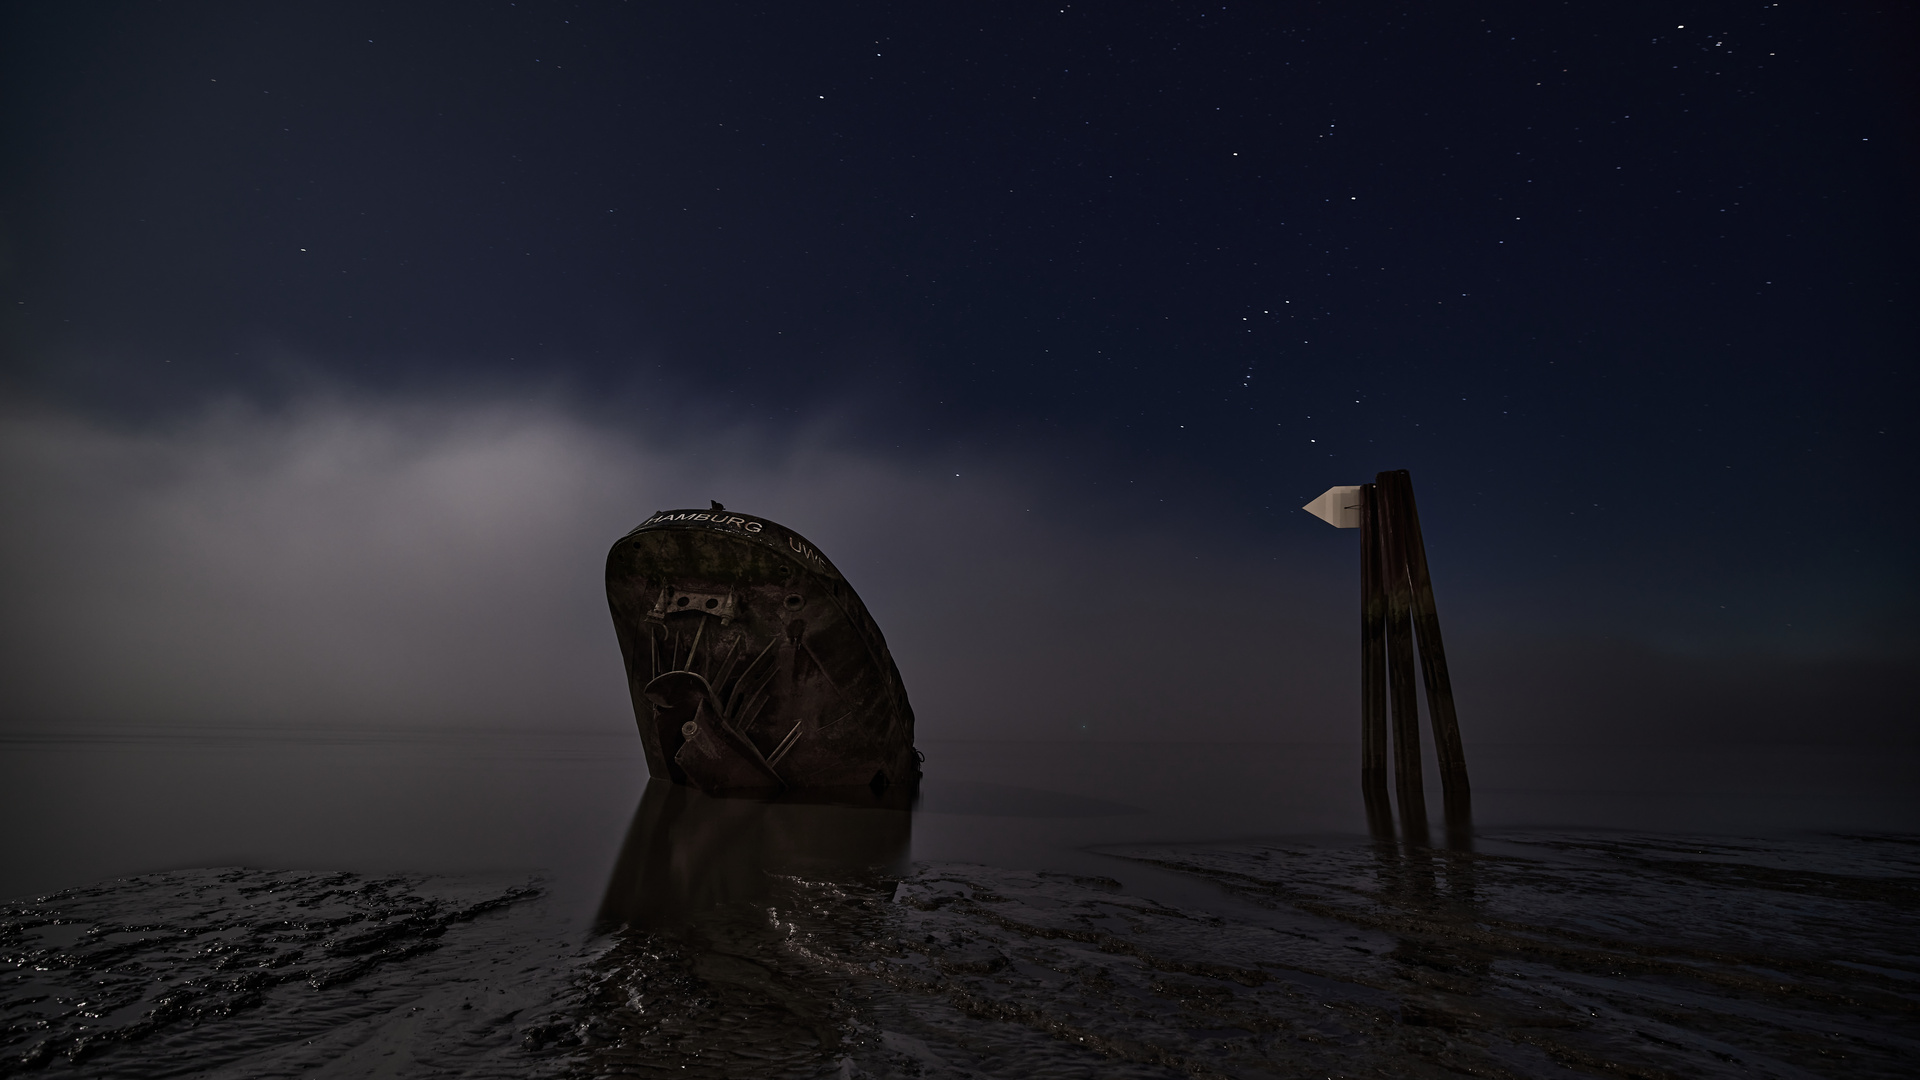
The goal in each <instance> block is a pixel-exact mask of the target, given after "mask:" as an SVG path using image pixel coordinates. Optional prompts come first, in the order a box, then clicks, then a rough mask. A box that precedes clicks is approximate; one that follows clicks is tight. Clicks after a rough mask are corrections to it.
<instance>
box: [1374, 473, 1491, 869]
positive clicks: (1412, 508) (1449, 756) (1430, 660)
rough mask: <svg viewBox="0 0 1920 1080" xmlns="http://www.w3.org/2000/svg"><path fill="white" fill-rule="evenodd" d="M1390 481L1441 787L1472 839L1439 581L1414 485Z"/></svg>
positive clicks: (1462, 833) (1403, 479)
mask: <svg viewBox="0 0 1920 1080" xmlns="http://www.w3.org/2000/svg"><path fill="white" fill-rule="evenodd" d="M1383 476H1386V477H1389V478H1390V479H1389V481H1388V483H1387V484H1386V485H1385V486H1387V487H1388V488H1390V490H1389V492H1388V495H1387V498H1388V499H1390V500H1391V501H1392V502H1393V505H1394V512H1393V519H1394V521H1395V523H1396V524H1397V525H1398V529H1397V530H1396V531H1397V532H1398V534H1399V539H1400V541H1401V543H1402V544H1404V545H1405V549H1406V555H1405V558H1406V563H1407V572H1408V579H1409V585H1410V587H1411V593H1412V612H1411V614H1412V621H1413V632H1414V636H1415V638H1416V639H1417V640H1418V642H1419V646H1420V675H1421V680H1422V681H1423V682H1424V683H1425V684H1426V691H1427V716H1428V718H1429V719H1430V720H1431V721H1432V723H1433V748H1434V756H1435V757H1437V758H1438V759H1439V764H1440V784H1441V788H1442V790H1443V792H1444V793H1445V801H1446V817H1447V831H1448V833H1449V838H1450V842H1451V841H1458V840H1461V839H1464V838H1466V837H1470V836H1471V834H1472V820H1473V793H1472V788H1471V785H1470V784H1469V783H1468V780H1467V755H1466V749H1465V747H1464V746H1463V745H1462V743H1461V740H1460V720H1459V717H1458V715H1457V714H1456V713H1455V712H1454V707H1453V679H1452V678H1451V677H1450V676H1449V675H1448V673H1447V650H1446V645H1445V644H1444V643H1443V642H1442V640H1441V637H1440V614H1439V611H1438V609H1437V608H1436V607H1435V606H1434V601H1433V579H1432V577H1431V575H1430V574H1429V573H1428V570H1427V546H1426V541H1425V539H1424V538H1423V537H1422V535H1421V532H1420V512H1419V509H1418V508H1417V507H1416V505H1415V504H1414V499H1413V479H1412V477H1411V476H1410V475H1409V474H1408V472H1407V471H1406V470H1405V469H1399V470H1396V471H1394V472H1392V473H1388V474H1383Z"/></svg>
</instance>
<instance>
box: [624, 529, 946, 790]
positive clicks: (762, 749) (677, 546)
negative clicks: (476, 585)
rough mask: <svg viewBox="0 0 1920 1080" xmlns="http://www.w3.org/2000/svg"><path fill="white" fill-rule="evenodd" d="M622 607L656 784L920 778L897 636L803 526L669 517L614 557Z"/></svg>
mask: <svg viewBox="0 0 1920 1080" xmlns="http://www.w3.org/2000/svg"><path fill="white" fill-rule="evenodd" d="M607 605H608V607H609V608H610V609H611V610H612V613H613V625H614V630H615V631H616V632H617V633H618V634H619V637H620V654H621V657H622V658H623V659H624V660H625V662H626V667H627V686H628V689H629V691H630V692H631V694H632V696H633V713H634V719H635V720H636V721H637V722H638V723H639V726H640V741H641V744H642V745H643V746H644V747H645V748H646V753H647V769H648V771H649V772H650V773H651V774H652V775H653V776H654V777H656V778H658V779H662V780H671V781H673V782H675V783H679V784H690V785H692V786H694V787H698V788H700V789H701V790H703V791H706V792H709V793H712V794H719V793H723V792H730V791H752V790H769V789H773V790H779V789H833V788H844V789H854V788H867V789H870V790H873V791H876V792H878V791H884V790H885V789H887V788H889V787H893V786H896V785H901V784H912V783H913V782H915V781H917V780H918V778H919V774H920V770H919V765H918V754H916V752H915V751H914V748H913V709H912V707H911V706H909V705H908V704H907V692H906V688H905V687H904V686H903V685H902V684H901V682H900V673H899V671H898V670H897V669H896V668H895V667H894V663H893V657H892V655H891V654H889V653H888V652H887V643H886V639H885V638H883V637H882V636H881V634H880V628H879V627H878V626H876V625H875V624H874V621H873V618H872V616H870V615H868V614H867V608H866V605H865V604H862V603H861V602H860V598H859V596H857V595H856V594H855V593H854V591H853V588H852V586H850V585H848V584H847V581H846V578H845V577H843V576H841V574H840V571H839V570H837V569H835V567H834V565H833V564H832V563H831V562H830V561H828V559H827V557H826V556H825V555H822V554H821V553H820V552H819V550H818V549H816V548H815V547H814V546H813V545H812V544H809V543H808V542H807V541H806V540H805V539H804V538H802V537H801V536H800V535H799V534H798V533H795V532H794V531H792V530H791V529H788V528H785V527H784V526H781V525H778V524H776V523H774V522H771V521H768V520H766V519H765V518H759V517H754V516H752V515H750V514H737V513H730V512H727V511H725V510H719V509H715V510H711V511H708V510H662V511H660V512H659V513H656V514H654V515H653V516H652V517H650V518H648V519H647V520H646V521H645V522H643V523H641V525H640V526H639V527H638V528H636V529H634V530H633V531H632V532H630V533H628V534H627V535H626V536H624V537H622V538H621V539H620V541H619V542H618V543H616V544H614V545H613V549H612V550H611V551H609V552H608V553H607Z"/></svg>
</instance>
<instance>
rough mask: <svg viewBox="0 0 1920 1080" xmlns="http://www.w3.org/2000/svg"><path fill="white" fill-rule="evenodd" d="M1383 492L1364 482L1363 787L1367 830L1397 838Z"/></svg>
mask: <svg viewBox="0 0 1920 1080" xmlns="http://www.w3.org/2000/svg"><path fill="white" fill-rule="evenodd" d="M1377 498H1378V496H1377V494H1376V492H1375V490H1374V486H1373V485H1372V484H1363V485H1361V487H1360V791H1361V794H1362V795H1363V797H1364V798H1365V800H1366V805H1367V831H1368V832H1370V833H1372V834H1373V835H1374V837H1376V838H1378V839H1386V840H1391V839H1393V804H1392V803H1390V802H1389V801H1388V799H1387V652H1386V648H1387V646H1386V638H1385V634H1386V624H1387V597H1386V592H1385V591H1384V589H1383V588H1382V583H1383V581H1384V574H1383V572H1382V569H1381V558H1382V551H1381V547H1380V526H1379V517H1378V514H1379V511H1378V509H1377V508H1376V500H1377Z"/></svg>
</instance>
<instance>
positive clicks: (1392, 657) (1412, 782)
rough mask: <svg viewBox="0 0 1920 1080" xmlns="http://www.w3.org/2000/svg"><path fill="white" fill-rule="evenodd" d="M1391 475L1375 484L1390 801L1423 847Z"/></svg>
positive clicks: (1414, 698) (1423, 807) (1406, 594)
mask: <svg viewBox="0 0 1920 1080" xmlns="http://www.w3.org/2000/svg"><path fill="white" fill-rule="evenodd" d="M1392 476H1393V474H1392V473H1384V472H1383V473H1381V474H1380V475H1379V476H1377V477H1375V478H1374V492H1375V494H1376V495H1384V496H1385V497H1384V498H1378V499H1376V500H1375V503H1376V506H1377V508H1378V509H1379V510H1380V511H1381V512H1380V514H1379V515H1378V519H1379V531H1380V552H1381V555H1382V558H1381V564H1380V565H1381V569H1382V571H1383V578H1384V580H1383V586H1384V590H1385V592H1386V598H1387V602H1386V623H1387V687H1388V691H1389V698H1390V700H1391V702H1392V706H1393V778H1394V785H1393V786H1394V797H1395V799H1396V800H1397V801H1398V802H1399V804H1400V824H1401V829H1402V831H1403V832H1404V834H1405V835H1406V838H1407V839H1408V840H1409V841H1411V842H1413V843H1420V844H1424V843H1426V842H1427V836H1428V833H1427V798H1426V789H1425V787H1424V785H1423V784H1422V783H1421V777H1420V771H1421V767H1420V703H1419V696H1418V695H1419V691H1418V689H1417V688H1416V685H1415V683H1414V679H1413V624H1412V607H1413V582H1412V578H1411V577H1410V576H1409V572H1408V569H1407V557H1406V542H1405V539H1404V536H1403V530H1404V528H1405V526H1404V524H1403V523H1402V522H1401V520H1400V517H1401V513H1402V511H1401V507H1400V504H1399V503H1398V501H1397V500H1395V499H1394V498H1393V497H1392V490H1391V484H1392Z"/></svg>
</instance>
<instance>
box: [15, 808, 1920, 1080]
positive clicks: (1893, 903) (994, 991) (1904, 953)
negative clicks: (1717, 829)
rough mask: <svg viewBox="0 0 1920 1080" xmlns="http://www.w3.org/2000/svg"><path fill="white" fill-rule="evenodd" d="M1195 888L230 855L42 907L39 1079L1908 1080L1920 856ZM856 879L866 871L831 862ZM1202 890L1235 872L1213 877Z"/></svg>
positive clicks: (1918, 1008) (1643, 848)
mask: <svg viewBox="0 0 1920 1080" xmlns="http://www.w3.org/2000/svg"><path fill="white" fill-rule="evenodd" d="M1109 853H1110V854H1113V855H1115V856H1119V857H1120V858H1121V859H1122V860H1123V861H1121V862H1117V863H1116V864H1115V865H1116V867H1117V869H1116V873H1118V874H1120V875H1121V876H1127V872H1126V869H1125V868H1126V867H1128V866H1147V865H1151V866H1153V867H1156V868H1158V869H1159V870H1160V871H1163V872H1171V873H1172V874H1174V875H1178V877H1177V878H1169V879H1165V880H1184V881H1187V882H1189V883H1190V885H1192V886H1194V888H1193V889H1192V891H1191V892H1190V893H1189V894H1188V895H1191V896H1193V897H1196V898H1198V899H1197V900H1196V901H1195V902H1194V903H1191V904H1182V905H1178V906H1175V905H1172V904H1168V903H1161V902H1157V901H1155V900H1151V899H1146V898H1144V897H1142V896H1139V895H1133V894H1130V893H1129V892H1128V891H1127V890H1125V889H1124V888H1122V887H1121V886H1120V885H1119V884H1118V883H1117V882H1115V881H1113V880H1109V879H1104V878H1098V877H1085V876H1067V875H1060V874H1049V873H1039V872H1026V871H1011V870H1004V869H994V868H988V867H980V866H964V865H931V866H928V865H922V866H918V867H915V868H914V870H913V872H912V873H911V874H910V875H909V876H907V877H906V878H904V879H901V878H898V877H887V876H857V875H856V876H851V877H846V878H844V879H842V880H824V879H822V878H821V877H818V876H800V875H791V874H786V875H776V877H775V878H774V880H773V881H771V882H770V883H769V887H768V888H767V889H766V890H765V891H763V892H760V893H758V894H757V895H755V896H753V897H752V898H751V899H750V900H740V901H723V902H719V903H716V904H715V905H714V906H712V907H711V908H708V909H706V910H700V911H694V912H691V913H689V914H688V916H687V917H686V918H684V919H681V920H678V921H677V922H675V923H674V924H672V925H666V924H661V925H654V926H651V927H643V926H632V925H629V926H624V927H618V928H612V929H609V930H607V931H606V932H604V933H601V934H599V935H597V936H594V937H592V938H590V939H589V940H586V941H584V942H583V941H580V940H578V935H574V937H573V938H571V939H569V938H568V937H566V936H564V935H556V934H554V933H552V932H550V931H551V926H550V925H549V924H547V923H543V922H542V915H541V901H540V900H539V899H538V898H537V897H533V896H531V895H529V892H528V890H527V889H526V888H525V886H521V885H512V884H502V883H498V882H496V883H493V884H490V885H489V884H485V883H476V882H471V881H468V882H464V883H457V882H451V881H446V880H439V881H436V880H431V879H402V878H380V879H372V878H358V877H354V876H352V875H313V874H307V875H300V874H264V873H258V872H250V871H199V872H188V873H179V874H168V875H156V876H152V877H147V878H138V879H130V880H127V881H124V882H117V883H112V884H110V885H105V886H101V887H98V888H95V889H87V890H75V891H73V892H69V893H64V894H60V895H58V896H53V897H47V898H44V899H41V900H37V901H33V902H30V903H18V904H13V905H9V906H8V907H7V908H6V909H5V914H4V918H5V922H4V924H3V925H0V949H4V956H3V957H0V959H3V960H4V963H5V965H6V966H5V968H4V975H3V977H4V980H5V984H4V986H5V989H4V993H5V1005H4V1020H5V1024H6V1027H5V1039H6V1044H5V1051H6V1054H7V1055H8V1057H7V1060H6V1065H5V1066H4V1068H5V1071H7V1072H20V1073H33V1074H46V1075H63V1074H64V1075H82V1074H84V1075H114V1076H145V1075H151V1076H163V1075H188V1074H192V1075H208V1076H274V1075H296V1074H300V1075H395V1076H408V1075H417V1076H433V1075H477V1076H485V1075H551V1076H607V1075H634V1076H677V1077H736V1078H738V1077H776V1076H834V1075H840V1076H848V1077H854V1076H871V1077H972V1076H1011V1077H1019V1078H1022V1080H1027V1078H1039V1077H1116V1076H1117V1077H1176V1076H1233V1077H1258V1076H1379V1077H1409V1076H1414V1077H1419V1076H1435V1077H1437V1076H1459V1075H1473V1076H1491V1077H1500V1076H1527V1077H1531V1076H1565V1075H1576V1076H1577V1075H1592V1076H1631V1077H1713V1076H1728V1077H1732V1076H1742V1077H1752V1076H1761V1077H1804V1076H1833V1077H1842V1076H1844V1077H1871V1076H1886V1077H1893V1076H1910V1075H1913V1074H1914V1072H1915V1071H1916V1068H1917V1067H1920V1039H1916V1037H1915V1035H1914V1032H1915V1031H1916V1030H1920V956H1916V955H1915V949H1914V946H1913V941H1914V940H1916V934H1915V930H1916V926H1920V919H1917V918H1916V916H1920V844H1916V843H1915V842H1914V841H1913V840H1912V839H1901V838H1886V837H1819V838H1803V839H1799V840H1794V841H1740V840H1728V839H1724V838H1722V839H1707V838H1687V837H1671V836H1665V837H1663V836H1628V835H1618V834H1606V835H1603V834H1565V835H1560V834H1543V833H1533V834H1526V835H1512V836H1506V837H1493V838H1483V840H1482V842H1481V844H1480V849H1479V850H1478V851H1477V852H1474V853H1461V852H1440V851H1427V850H1411V851H1409V850H1399V849H1395V848H1392V847H1377V846H1371V845H1366V844H1360V843H1355V844H1350V845H1342V844H1277V843H1265V844H1255V843H1243V844H1233V845H1209V846H1203V847H1130V848H1126V849H1114V850H1112V851H1110V852H1109ZM829 876H831V875H829ZM1203 883H1204V884H1203Z"/></svg>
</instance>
